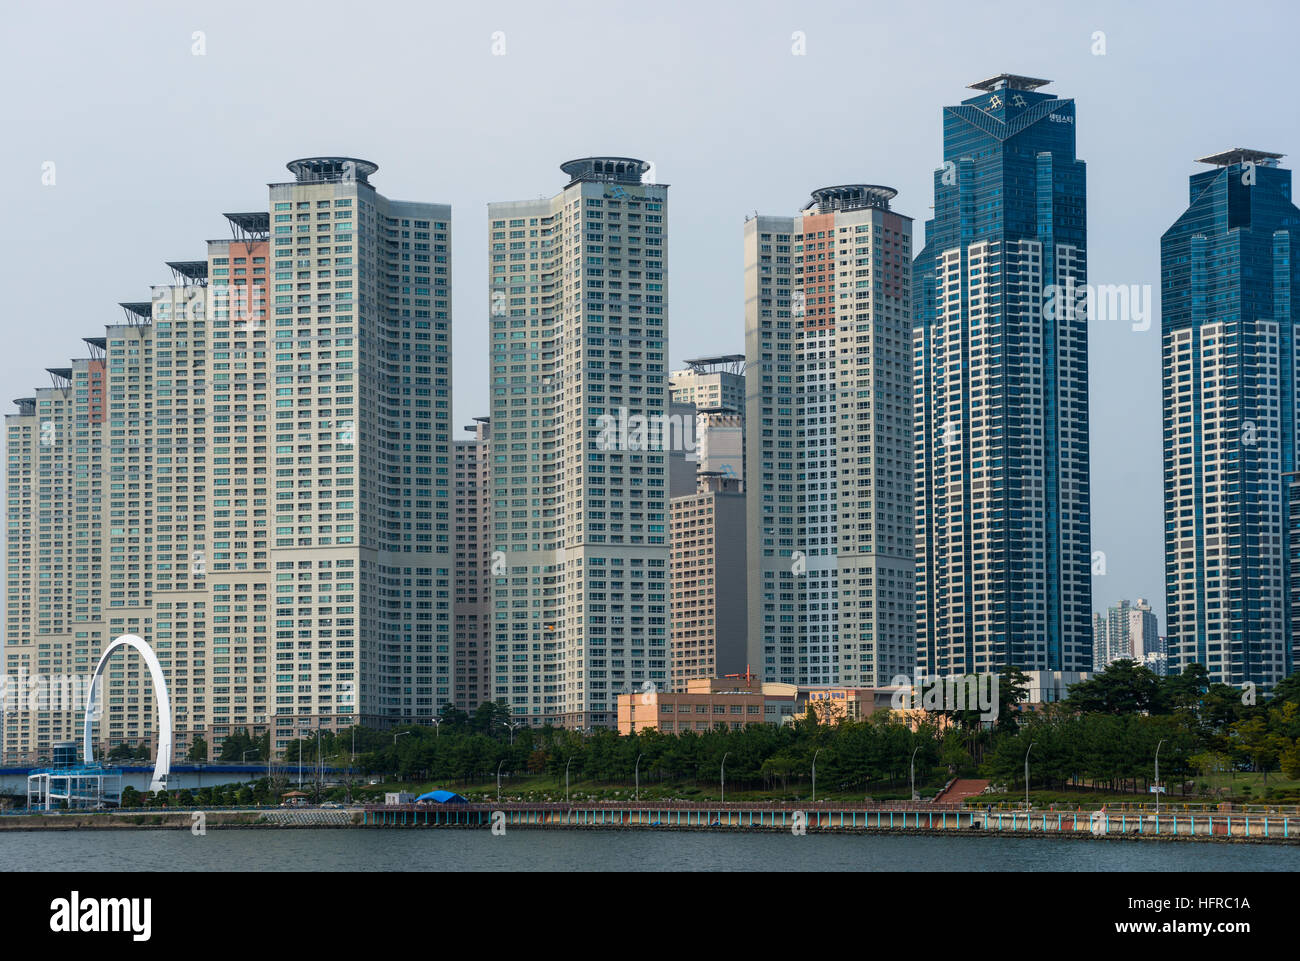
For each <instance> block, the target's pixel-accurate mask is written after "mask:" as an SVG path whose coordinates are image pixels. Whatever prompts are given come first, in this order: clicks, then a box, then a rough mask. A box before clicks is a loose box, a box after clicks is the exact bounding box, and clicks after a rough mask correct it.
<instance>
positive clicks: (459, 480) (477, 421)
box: [450, 417, 493, 712]
mask: <svg viewBox="0 0 1300 961" xmlns="http://www.w3.org/2000/svg"><path fill="white" fill-rule="evenodd" d="M465 429H466V430H467V431H470V432H471V433H473V435H474V437H473V439H470V440H465V439H461V440H457V441H456V442H455V444H454V449H455V480H454V489H453V502H454V507H453V517H454V521H455V543H454V546H453V549H454V553H455V568H454V571H455V577H454V582H455V585H456V593H455V598H454V603H453V607H452V610H453V612H454V614H453V628H452V629H453V645H454V651H455V657H456V664H455V672H454V677H455V684H454V687H453V691H452V698H451V702H450V703H452V704H454V705H455V706H456V707H458V708H460V709H461V710H462V711H470V712H472V711H473V710H474V709H475V708H477V707H478V706H479V705H480V704H482V703H483V702H484V701H491V700H492V699H493V698H492V625H491V618H492V608H491V603H490V598H489V594H490V593H491V577H492V548H491V542H492V523H491V505H492V501H491V498H490V496H489V490H490V487H491V473H492V472H491V469H490V465H489V461H488V438H489V437H490V436H491V420H490V418H487V417H475V418H474V423H473V424H471V425H470V426H468V427H466V428H465Z"/></svg>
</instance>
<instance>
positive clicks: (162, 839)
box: [0, 829, 1300, 871]
mask: <svg viewBox="0 0 1300 961" xmlns="http://www.w3.org/2000/svg"><path fill="white" fill-rule="evenodd" d="M36 868H40V869H42V870H52V871H157V870H204V871H725V870H733V871H734V870H755V869H757V870H763V871H844V870H848V871H1242V870H1249V871H1297V870H1300V848H1297V847H1283V846H1280V845H1279V846H1269V845H1261V844H1193V843H1187V842H1174V841H1169V842H1152V841H1142V842H1133V841H1128V842H1125V841H1058V840H1038V839H1030V838H997V837H993V838H982V837H951V838H948V837H933V838H932V837H910V836H909V837H878V836H825V835H807V836H805V837H794V836H792V835H785V834H729V835H728V834H712V833H705V832H670V831H664V832H662V833H656V832H648V831H627V832H623V831H538V830H521V831H511V832H509V833H508V834H506V835H504V836H502V837H494V836H493V835H492V834H491V833H489V832H488V831H487V830H482V831H467V830H451V831H447V830H443V831H438V830H412V831H397V830H346V829H345V830H311V829H292V830H280V831H276V830H262V829H253V830H240V829H219V830H211V831H209V832H208V833H207V835H206V836H203V837H195V836H194V835H192V834H190V833H189V832H188V831H183V830H181V831H174V830H173V831H95V832H91V831H84V832H83V831H19V832H5V833H4V834H0V871H30V870H33V869H36Z"/></svg>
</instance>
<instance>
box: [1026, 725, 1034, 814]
mask: <svg viewBox="0 0 1300 961" xmlns="http://www.w3.org/2000/svg"><path fill="white" fill-rule="evenodd" d="M1033 749H1034V742H1033V741H1030V742H1029V751H1032V750H1033ZM1029 751H1026V752H1025V811H1028V810H1029Z"/></svg>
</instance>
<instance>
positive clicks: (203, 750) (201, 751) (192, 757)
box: [185, 734, 208, 761]
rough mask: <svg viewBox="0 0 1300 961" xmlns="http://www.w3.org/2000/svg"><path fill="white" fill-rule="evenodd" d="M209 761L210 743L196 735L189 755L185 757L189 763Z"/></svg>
mask: <svg viewBox="0 0 1300 961" xmlns="http://www.w3.org/2000/svg"><path fill="white" fill-rule="evenodd" d="M207 759H208V742H207V741H205V740H203V738H201V737H199V736H198V735H197V734H196V735H194V743H193V744H191V745H190V750H189V753H187V754H186V755H185V760H187V761H206V760H207Z"/></svg>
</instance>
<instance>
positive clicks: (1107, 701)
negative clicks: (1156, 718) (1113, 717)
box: [1065, 659, 1160, 714]
mask: <svg viewBox="0 0 1300 961" xmlns="http://www.w3.org/2000/svg"><path fill="white" fill-rule="evenodd" d="M1159 687H1160V679H1159V678H1158V677H1157V676H1156V674H1155V672H1154V671H1152V670H1151V669H1150V668H1149V667H1145V666H1143V665H1141V664H1138V663H1136V662H1134V661H1131V660H1128V659H1120V660H1118V661H1112V662H1111V663H1110V664H1109V665H1107V667H1106V669H1105V670H1104V671H1102V672H1101V673H1100V674H1098V675H1096V676H1095V677H1092V678H1090V679H1088V680H1086V681H1081V682H1080V683H1078V684H1074V685H1072V686H1071V687H1070V690H1069V694H1068V695H1067V697H1066V699H1065V703H1066V704H1068V705H1069V706H1070V707H1072V708H1074V709H1075V710H1079V711H1083V712H1084V713H1090V714H1091V713H1097V714H1133V713H1136V712H1138V711H1149V710H1150V709H1151V708H1152V705H1153V704H1154V703H1155V702H1156V695H1157V691H1158V690H1159Z"/></svg>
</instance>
